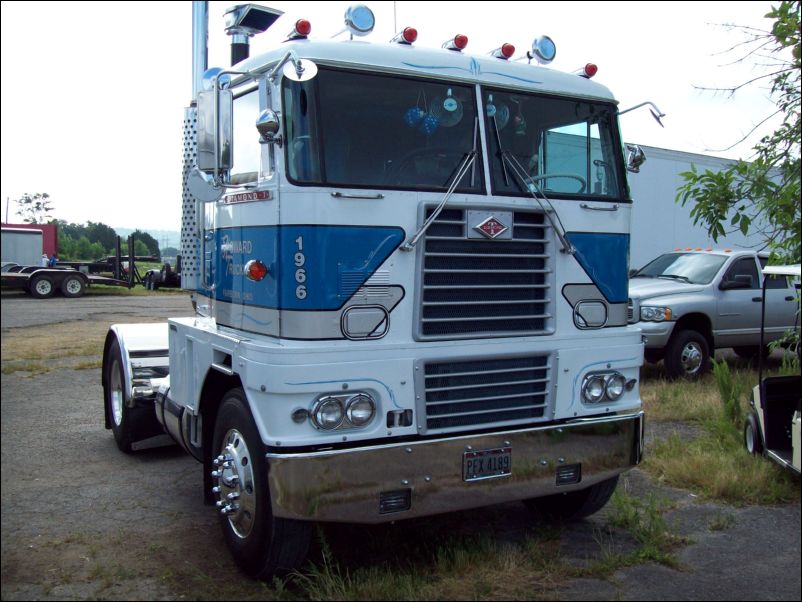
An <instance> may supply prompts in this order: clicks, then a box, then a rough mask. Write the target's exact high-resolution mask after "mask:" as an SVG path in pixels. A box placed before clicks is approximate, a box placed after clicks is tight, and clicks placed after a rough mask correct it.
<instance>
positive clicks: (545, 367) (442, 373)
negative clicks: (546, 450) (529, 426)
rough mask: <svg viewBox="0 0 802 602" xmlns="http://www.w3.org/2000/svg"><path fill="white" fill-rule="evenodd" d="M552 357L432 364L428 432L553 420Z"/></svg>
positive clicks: (428, 366)
mask: <svg viewBox="0 0 802 602" xmlns="http://www.w3.org/2000/svg"><path fill="white" fill-rule="evenodd" d="M549 372H550V366H549V358H548V356H545V355H543V356H525V357H509V358H500V359H482V360H467V361H448V362H431V363H426V364H425V367H424V381H425V382H424V385H423V386H424V391H425V413H426V430H427V432H431V431H444V430H452V429H453V430H457V429H462V430H464V429H465V428H466V427H472V426H475V427H486V426H501V425H512V424H521V423H526V422H538V421H543V420H547V419H548V413H547V407H548V404H549V394H548V392H549V390H550V388H549V381H550V379H549Z"/></svg>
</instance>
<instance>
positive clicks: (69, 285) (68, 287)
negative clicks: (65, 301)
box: [61, 275, 86, 298]
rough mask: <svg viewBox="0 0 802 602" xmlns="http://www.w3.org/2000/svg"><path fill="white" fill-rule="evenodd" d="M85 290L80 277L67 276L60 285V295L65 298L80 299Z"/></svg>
mask: <svg viewBox="0 0 802 602" xmlns="http://www.w3.org/2000/svg"><path fill="white" fill-rule="evenodd" d="M85 290H86V284H85V283H84V280H83V278H81V277H80V276H73V275H70V276H67V277H66V278H65V279H64V280H63V281H62V283H61V294H62V295H64V296H65V297H69V298H75V297H80V296H82V295H83V294H84V291H85Z"/></svg>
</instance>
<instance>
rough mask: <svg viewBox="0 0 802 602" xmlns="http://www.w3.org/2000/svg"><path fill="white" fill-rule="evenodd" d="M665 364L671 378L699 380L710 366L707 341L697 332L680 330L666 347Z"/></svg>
mask: <svg viewBox="0 0 802 602" xmlns="http://www.w3.org/2000/svg"><path fill="white" fill-rule="evenodd" d="M664 364H665V368H666V373H667V374H668V376H669V377H670V378H686V379H689V380H693V379H696V378H699V377H700V376H701V375H702V374H704V373H705V372H707V369H708V367H709V365H710V348H709V346H708V344H707V339H705V337H704V335H702V334H701V333H699V332H697V331H695V330H680V331H679V332H678V333H676V334H675V335H674V336H673V337H672V339H671V340H670V341H669V343H668V346H667V347H666V355H665V361H664Z"/></svg>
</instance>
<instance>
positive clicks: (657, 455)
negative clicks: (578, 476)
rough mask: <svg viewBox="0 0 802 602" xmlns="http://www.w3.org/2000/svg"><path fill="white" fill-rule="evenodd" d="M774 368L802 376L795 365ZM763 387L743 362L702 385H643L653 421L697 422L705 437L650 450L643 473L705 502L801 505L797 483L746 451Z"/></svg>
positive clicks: (722, 368)
mask: <svg viewBox="0 0 802 602" xmlns="http://www.w3.org/2000/svg"><path fill="white" fill-rule="evenodd" d="M650 368H651V367H650ZM773 369H774V370H775V373H777V372H783V371H786V370H790V371H793V370H797V371H798V367H795V366H793V365H783V366H776V365H774V366H773ZM644 370H646V369H644ZM757 382H758V374H757V371H756V370H755V369H754V368H753V367H751V366H750V365H748V364H745V363H743V362H733V363H731V364H727V363H724V364H720V365H719V366H718V367H717V368H716V370H715V372H714V374H707V375H705V376H704V377H703V378H701V379H700V380H699V381H696V382H682V381H680V382H676V381H672V382H669V381H665V380H663V379H660V378H657V379H654V380H651V379H647V380H646V381H645V382H643V383H642V385H641V394H642V398H643V401H644V407H645V411H646V415H647V420H653V421H658V422H659V421H672V422H674V421H680V422H687V423H691V424H693V425H696V426H697V427H699V430H700V432H701V435H700V436H699V437H696V438H693V439H691V440H687V439H686V438H683V437H681V436H679V435H677V434H672V435H670V436H669V437H668V438H667V439H664V440H661V441H657V442H656V443H655V444H654V445H653V446H652V447H651V448H650V449H649V450H647V454H646V460H645V462H644V464H643V466H642V468H643V469H644V470H646V472H648V473H649V474H651V475H652V476H654V477H655V478H657V479H659V480H660V481H661V482H664V483H666V484H667V485H670V486H673V487H680V488H684V489H689V490H691V491H693V492H694V493H696V494H697V495H700V496H702V497H703V498H705V499H710V500H721V501H725V502H728V503H731V504H739V505H742V504H777V503H787V502H794V501H798V500H799V499H800V489H799V483H798V480H797V479H795V478H794V477H793V476H792V475H791V474H790V473H789V472H787V471H784V470H783V469H781V468H780V467H779V466H777V465H776V464H775V463H774V462H771V461H769V460H766V459H765V458H762V457H759V456H758V457H752V456H750V455H749V454H748V453H747V452H746V450H745V448H744V445H743V438H742V429H743V417H744V416H745V415H746V412H747V408H748V395H750V394H751V389H752V386H753V385H755V384H757Z"/></svg>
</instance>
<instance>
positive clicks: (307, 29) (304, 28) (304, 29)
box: [295, 19, 312, 37]
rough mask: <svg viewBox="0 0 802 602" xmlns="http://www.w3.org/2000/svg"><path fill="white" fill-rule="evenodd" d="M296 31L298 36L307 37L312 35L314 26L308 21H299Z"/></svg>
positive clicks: (296, 23) (296, 24)
mask: <svg viewBox="0 0 802 602" xmlns="http://www.w3.org/2000/svg"><path fill="white" fill-rule="evenodd" d="M295 31H296V32H298V35H301V36H304V37H306V36H308V35H309V34H310V33H312V24H311V23H310V22H309V21H307V20H306V19H298V20H297V21H296V22H295Z"/></svg>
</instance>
